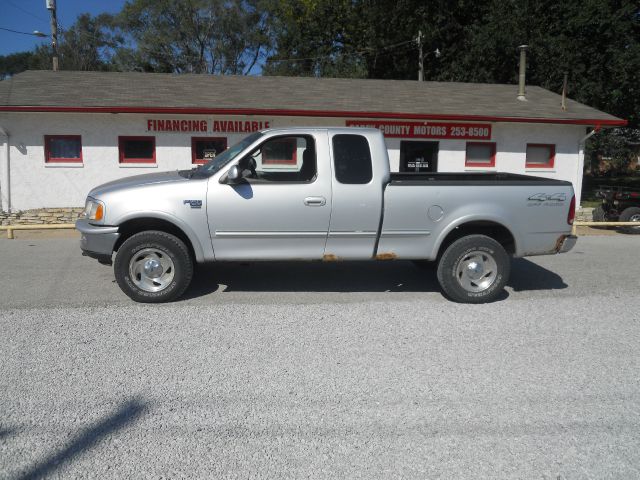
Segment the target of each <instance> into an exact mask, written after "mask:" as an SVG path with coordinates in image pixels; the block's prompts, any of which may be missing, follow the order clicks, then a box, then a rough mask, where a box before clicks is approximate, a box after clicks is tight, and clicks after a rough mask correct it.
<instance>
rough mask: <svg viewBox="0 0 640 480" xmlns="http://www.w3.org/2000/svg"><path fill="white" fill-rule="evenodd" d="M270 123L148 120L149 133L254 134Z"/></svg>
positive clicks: (170, 119) (169, 119)
mask: <svg viewBox="0 0 640 480" xmlns="http://www.w3.org/2000/svg"><path fill="white" fill-rule="evenodd" d="M270 123H271V122H269V121H255V120H224V119H223V120H186V119H180V120H178V119H173V118H161V119H155V118H152V119H148V120H147V130H148V131H149V132H200V133H206V132H212V133H215V132H224V133H253V132H257V131H259V130H264V129H265V128H269V125H270Z"/></svg>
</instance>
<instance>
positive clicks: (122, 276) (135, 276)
mask: <svg viewBox="0 0 640 480" xmlns="http://www.w3.org/2000/svg"><path fill="white" fill-rule="evenodd" d="M114 273H115V277H116V281H117V282H118V285H119V286H120V289H121V290H122V291H123V292H124V293H125V294H127V295H128V296H129V297H130V298H131V299H132V300H135V301H136V302H142V303H162V302H169V301H171V300H175V299H176V298H178V297H179V296H180V295H182V294H183V293H184V291H185V290H186V289H187V287H188V286H189V284H190V283H191V279H192V278H193V261H192V259H191V255H190V254H189V249H188V248H187V246H186V245H185V244H184V242H183V241H182V240H180V239H179V238H178V237H176V236H174V235H171V234H169V233H166V232H161V231H155V230H152V231H146V232H141V233H137V234H135V235H132V236H131V237H130V238H128V239H127V240H125V242H124V243H123V244H122V245H121V246H120V248H119V249H118V253H117V255H116V261H115V262H114Z"/></svg>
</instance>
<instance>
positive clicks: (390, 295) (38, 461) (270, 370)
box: [0, 235, 640, 480]
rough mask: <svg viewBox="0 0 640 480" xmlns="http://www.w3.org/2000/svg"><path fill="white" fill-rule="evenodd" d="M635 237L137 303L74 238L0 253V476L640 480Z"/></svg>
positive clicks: (296, 267)
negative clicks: (472, 269)
mask: <svg viewBox="0 0 640 480" xmlns="http://www.w3.org/2000/svg"><path fill="white" fill-rule="evenodd" d="M639 248H640V237H638V236H623V235H619V236H615V237H583V238H580V240H579V241H578V244H577V246H576V248H575V249H574V250H573V251H572V252H570V253H568V254H565V255H557V256H547V257H535V258H529V259H519V260H515V261H514V264H513V273H512V278H511V281H510V282H509V286H508V288H507V290H506V292H505V294H504V295H503V296H502V297H501V299H500V300H499V301H497V302H495V303H492V304H487V305H480V306H472V305H459V304H454V303H451V302H449V301H447V300H446V299H445V298H444V297H443V296H442V295H441V293H440V290H439V288H438V285H437V282H436V279H435V273H434V272H430V271H424V270H420V269H417V268H415V267H414V266H413V265H412V264H411V263H409V262H403V261H397V262H381V263H355V262H346V263H332V264H322V263H304V264H303V263H301V264H296V263H279V264H235V263H234V264H228V265H220V266H212V267H207V268H200V269H199V270H198V272H197V276H196V279H195V281H194V285H193V286H192V287H191V288H190V290H189V291H188V292H187V294H186V296H185V299H184V300H181V301H178V302H175V303H172V304H168V305H139V304H134V303H132V302H131V301H130V300H129V299H128V298H127V297H126V296H125V295H124V294H122V293H121V292H120V290H119V289H118V287H117V285H116V284H115V282H114V279H113V273H112V270H111V268H110V267H105V266H101V265H99V264H98V263H97V262H95V261H93V260H91V259H88V258H85V257H82V256H80V253H79V248H78V243H77V239H69V238H32V239H22V240H20V239H17V240H5V239H0V478H11V479H14V478H15V479H24V478H40V477H47V478H292V479H293V478H296V479H297V478H331V479H333V478H363V479H364V478H366V479H368V478H420V479H423V478H447V479H450V478H473V479H478V478H534V479H553V480H557V479H573V478H597V479H605V478H616V479H618V478H619V479H631V478H640V382H639V380H640V368H639V367H640V349H639V348H638V345H639V344H640V326H639V323H640V314H639V313H638V309H637V304H638V302H637V299H638V270H639V269H638V267H639V266H640V262H638V256H637V252H638V251H639Z"/></svg>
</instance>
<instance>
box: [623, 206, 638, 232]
mask: <svg viewBox="0 0 640 480" xmlns="http://www.w3.org/2000/svg"><path fill="white" fill-rule="evenodd" d="M618 220H619V221H621V222H639V223H638V226H637V227H621V228H620V229H621V230H622V231H623V232H625V233H635V234H640V207H629V208H625V209H624V210H623V211H622V213H621V214H620V218H618Z"/></svg>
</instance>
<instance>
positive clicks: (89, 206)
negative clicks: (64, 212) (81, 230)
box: [80, 197, 105, 222]
mask: <svg viewBox="0 0 640 480" xmlns="http://www.w3.org/2000/svg"><path fill="white" fill-rule="evenodd" d="M104 210H105V209H104V203H102V202H100V201H99V200H96V199H95V198H91V197H88V198H87V203H85V205H84V212H82V213H81V214H80V218H83V219H85V220H91V221H93V222H101V221H102V220H104V213H105V212H104Z"/></svg>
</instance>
